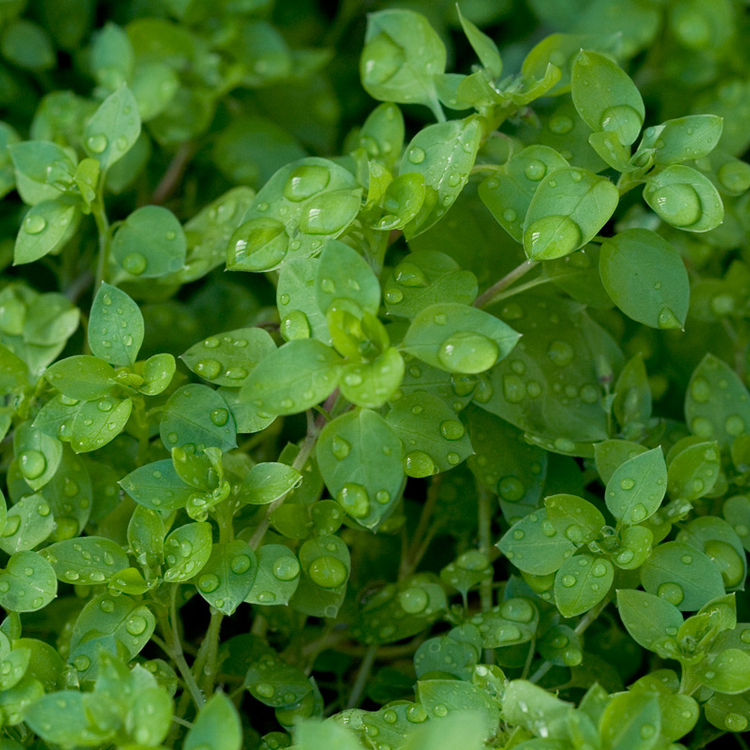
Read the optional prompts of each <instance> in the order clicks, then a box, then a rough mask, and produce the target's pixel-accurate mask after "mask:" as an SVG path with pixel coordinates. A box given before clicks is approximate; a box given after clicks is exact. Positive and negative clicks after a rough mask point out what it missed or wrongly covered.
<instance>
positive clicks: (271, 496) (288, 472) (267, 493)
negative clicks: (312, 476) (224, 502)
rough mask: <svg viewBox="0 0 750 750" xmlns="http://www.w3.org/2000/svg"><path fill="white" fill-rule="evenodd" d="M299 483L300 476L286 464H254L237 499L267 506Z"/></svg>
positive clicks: (243, 482) (241, 486)
mask: <svg viewBox="0 0 750 750" xmlns="http://www.w3.org/2000/svg"><path fill="white" fill-rule="evenodd" d="M301 481H302V476H301V474H300V473H299V472H298V471H297V470H296V469H293V468H292V467H291V466H287V465H286V464H281V463H275V462H269V463H259V464H255V466H253V468H252V469H250V472H249V473H248V475H247V476H246V477H245V478H244V480H243V481H242V484H241V485H240V488H239V497H240V498H241V499H242V500H243V501H244V502H247V503H250V504H251V505H268V504H269V503H272V502H274V501H275V500H277V499H278V498H280V497H283V496H284V495H286V494H287V493H288V492H290V491H291V490H293V489H294V488H295V487H296V486H298V485H299V484H300V482H301Z"/></svg>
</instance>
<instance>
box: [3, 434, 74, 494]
mask: <svg viewBox="0 0 750 750" xmlns="http://www.w3.org/2000/svg"><path fill="white" fill-rule="evenodd" d="M13 451H14V453H15V454H16V460H17V461H18V468H19V469H20V471H21V475H22V476H23V478H24V481H25V482H26V484H28V485H29V487H31V489H32V490H34V491H36V490H39V489H41V488H42V487H44V485H45V484H47V483H48V482H49V481H50V480H51V479H52V477H53V476H54V475H55V472H56V471H57V467H58V466H59V465H60V461H61V460H62V453H63V447H62V443H61V442H60V441H59V440H58V439H57V438H56V437H50V436H48V435H46V434H45V433H44V432H43V431H42V430H40V429H39V428H37V427H34V426H33V425H32V424H31V422H23V423H22V424H20V425H19V426H18V427H17V428H16V430H15V432H14V433H13Z"/></svg>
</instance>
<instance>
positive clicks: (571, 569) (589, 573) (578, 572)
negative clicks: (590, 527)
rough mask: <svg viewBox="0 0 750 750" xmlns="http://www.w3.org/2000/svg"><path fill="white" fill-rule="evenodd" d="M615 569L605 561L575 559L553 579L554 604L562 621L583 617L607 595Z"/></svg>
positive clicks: (584, 558) (583, 556)
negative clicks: (563, 619)
mask: <svg viewBox="0 0 750 750" xmlns="http://www.w3.org/2000/svg"><path fill="white" fill-rule="evenodd" d="M613 580H614V567H613V566H612V563H611V562H610V561H609V560H607V558H606V557H592V556H591V555H576V556H575V557H571V558H569V559H568V560H566V561H565V562H564V563H563V565H562V567H561V568H560V569H559V570H558V571H557V575H556V576H555V603H556V604H557V608H558V609H559V610H560V614H561V615H562V616H563V617H575V616H576V615H582V614H583V613H584V612H587V611H588V610H590V609H591V608H592V607H593V606H594V605H596V604H598V603H599V602H600V601H601V600H602V599H604V597H605V596H606V595H607V593H608V592H609V589H610V587H611V586H612V581H613Z"/></svg>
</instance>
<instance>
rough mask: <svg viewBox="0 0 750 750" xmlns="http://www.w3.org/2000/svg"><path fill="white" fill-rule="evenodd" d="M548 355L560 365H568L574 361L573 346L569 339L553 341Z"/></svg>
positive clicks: (548, 349) (554, 362)
mask: <svg viewBox="0 0 750 750" xmlns="http://www.w3.org/2000/svg"><path fill="white" fill-rule="evenodd" d="M547 356H548V357H549V358H550V359H551V360H552V362H553V364H555V365H557V366H558V367H567V366H568V365H569V364H570V363H571V362H572V361H573V356H574V352H573V347H572V346H571V345H570V344H569V343H568V342H567V341H560V340H557V341H552V342H551V343H550V345H549V347H548V348H547Z"/></svg>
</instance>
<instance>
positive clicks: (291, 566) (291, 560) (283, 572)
mask: <svg viewBox="0 0 750 750" xmlns="http://www.w3.org/2000/svg"><path fill="white" fill-rule="evenodd" d="M272 570H273V574H274V576H275V577H276V578H278V579H279V580H280V581H293V580H294V579H295V578H296V577H297V576H298V575H299V562H298V560H297V558H296V557H292V556H291V555H285V556H284V557H280V558H278V560H276V561H275V562H274V564H273V568H272Z"/></svg>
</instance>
